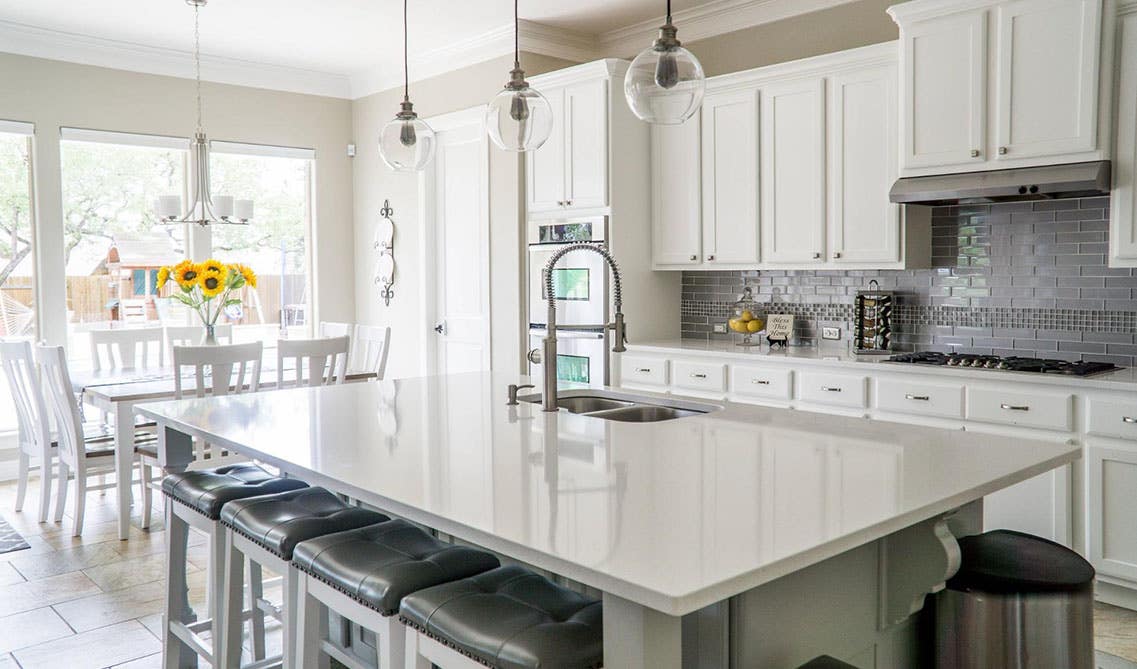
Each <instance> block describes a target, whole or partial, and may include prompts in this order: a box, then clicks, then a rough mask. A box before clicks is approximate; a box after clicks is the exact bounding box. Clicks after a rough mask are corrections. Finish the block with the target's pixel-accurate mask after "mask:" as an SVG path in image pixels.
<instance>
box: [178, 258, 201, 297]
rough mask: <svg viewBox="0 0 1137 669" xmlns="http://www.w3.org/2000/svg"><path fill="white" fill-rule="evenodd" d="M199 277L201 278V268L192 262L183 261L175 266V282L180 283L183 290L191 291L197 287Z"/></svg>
mask: <svg viewBox="0 0 1137 669" xmlns="http://www.w3.org/2000/svg"><path fill="white" fill-rule="evenodd" d="M199 276H201V268H200V267H198V266H197V265H195V264H193V262H192V261H190V260H183V261H181V262H180V263H178V264H177V265H174V281H177V282H178V285H179V286H181V287H182V290H190V289H191V288H193V287H194V286H195V285H197V279H198V277H199Z"/></svg>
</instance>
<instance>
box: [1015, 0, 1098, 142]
mask: <svg viewBox="0 0 1137 669" xmlns="http://www.w3.org/2000/svg"><path fill="white" fill-rule="evenodd" d="M995 16H996V25H997V28H996V30H997V36H998V41H997V44H998V46H997V54H996V70H995V72H996V75H995V76H996V90H997V95H996V101H995V118H996V125H995V135H996V138H995V140H996V141H995V143H996V145H997V147H998V148H997V150H996V151H995V155H994V156H993V158H994V159H996V160H1013V159H1016V158H1027V157H1032V156H1045V155H1053V154H1060V153H1074V152H1078V151H1092V150H1093V149H1094V148H1096V143H1097V142H1096V131H1097V108H1098V106H1097V90H1098V45H1099V43H1100V39H1099V35H1100V31H1101V7H1100V0H1019V1H1018V2H1011V3H1008V4H1006V5H1002V6H1000V7H999V8H997V9H996V10H995Z"/></svg>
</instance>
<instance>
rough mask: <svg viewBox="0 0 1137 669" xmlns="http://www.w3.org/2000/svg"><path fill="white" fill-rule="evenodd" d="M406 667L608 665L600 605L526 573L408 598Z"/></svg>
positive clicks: (503, 573)
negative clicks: (605, 662)
mask: <svg viewBox="0 0 1137 669" xmlns="http://www.w3.org/2000/svg"><path fill="white" fill-rule="evenodd" d="M399 620H401V621H402V622H403V623H404V624H405V625H407V627H408V629H407V658H408V659H407V665H406V666H407V669H412V668H413V669H430V666H431V664H432V663H433V664H435V665H438V666H439V667H442V669H480V668H481V667H483V666H490V667H495V668H496V669H539V668H544V667H558V669H594V668H596V667H600V666H602V665H603V663H604V630H603V626H602V619H601V604H600V601H599V600H596V599H591V598H589V597H585V596H584V595H581V594H579V593H576V592H573V591H572V590H569V589H567V588H562V587H560V586H558V585H556V584H555V583H553V582H552V581H550V580H549V579H547V578H545V577H544V576H541V575H539V574H536V573H534V572H532V571H529V570H528V569H525V568H524V567H518V566H516V565H510V566H506V567H498V568H497V569H494V570H492V571H487V572H485V573H484V574H479V575H477V576H472V577H470V578H464V579H462V580H460V581H453V582H451V583H446V584H444V585H438V586H435V587H432V588H427V589H425V590H419V591H418V592H415V593H412V594H410V595H407V596H406V597H404V598H403V603H402V606H401V607H400V608H399Z"/></svg>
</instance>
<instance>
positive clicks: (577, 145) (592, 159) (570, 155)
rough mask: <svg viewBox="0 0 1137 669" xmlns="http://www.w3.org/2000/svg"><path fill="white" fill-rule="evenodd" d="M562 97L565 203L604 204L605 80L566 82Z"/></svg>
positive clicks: (575, 206)
mask: <svg viewBox="0 0 1137 669" xmlns="http://www.w3.org/2000/svg"><path fill="white" fill-rule="evenodd" d="M564 96H565V101H564V105H565V106H564V109H565V151H566V154H567V155H566V162H565V204H566V206H567V207H569V208H572V209H587V208H592V207H604V206H607V204H608V82H607V81H589V82H587V83H583V84H578V85H575V86H569V87H568V88H566V89H565V92H564Z"/></svg>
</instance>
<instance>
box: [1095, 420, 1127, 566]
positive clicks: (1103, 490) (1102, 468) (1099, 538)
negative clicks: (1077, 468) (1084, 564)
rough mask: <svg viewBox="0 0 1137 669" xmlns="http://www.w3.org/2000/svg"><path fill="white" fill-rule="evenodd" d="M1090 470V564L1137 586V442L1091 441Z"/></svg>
mask: <svg viewBox="0 0 1137 669" xmlns="http://www.w3.org/2000/svg"><path fill="white" fill-rule="evenodd" d="M1086 467H1087V469H1088V471H1087V481H1086V490H1087V493H1088V495H1089V499H1088V506H1089V509H1088V511H1089V547H1088V548H1089V559H1090V562H1092V563H1093V565H1094V568H1095V569H1097V570H1098V572H1099V574H1100V575H1105V576H1112V577H1115V578H1120V579H1125V580H1127V581H1130V582H1133V583H1135V584H1137V519H1135V516H1137V510H1135V501H1137V442H1122V441H1111V440H1091V441H1090V442H1089V443H1088V444H1087V448H1086Z"/></svg>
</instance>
